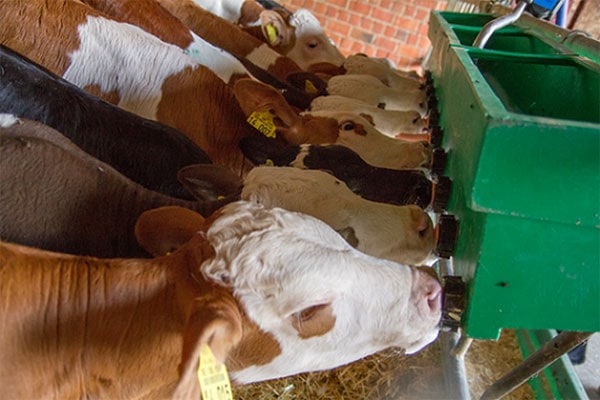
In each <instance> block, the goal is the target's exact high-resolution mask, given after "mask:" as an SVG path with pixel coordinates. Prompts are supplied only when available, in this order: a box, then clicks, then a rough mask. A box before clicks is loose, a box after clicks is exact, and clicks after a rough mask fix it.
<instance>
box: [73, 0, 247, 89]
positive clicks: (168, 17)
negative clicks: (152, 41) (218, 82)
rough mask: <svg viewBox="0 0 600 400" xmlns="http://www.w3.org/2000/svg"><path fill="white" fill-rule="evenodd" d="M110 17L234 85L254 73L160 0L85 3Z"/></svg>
mask: <svg viewBox="0 0 600 400" xmlns="http://www.w3.org/2000/svg"><path fill="white" fill-rule="evenodd" d="M82 1H83V2H84V3H86V4H88V5H90V6H92V7H94V8H95V9H97V10H100V11H102V12H103V13H105V14H106V15H108V16H110V17H112V18H115V19H117V20H120V21H122V22H127V23H130V24H133V25H136V26H139V27H140V28H142V29H144V30H145V31H147V32H150V33H152V34H153V35H155V36H157V37H158V38H160V39H161V40H162V41H164V42H167V43H171V44H174V45H176V46H179V47H181V48H182V49H184V50H185V52H186V54H188V55H189V56H190V57H192V58H194V59H195V60H196V61H198V62H199V63H200V64H202V65H204V66H206V67H208V68H209V69H210V70H211V71H213V72H214V73H215V74H216V75H217V76H218V77H219V78H221V79H222V80H223V81H225V82H227V83H230V82H232V81H235V80H236V79H237V78H239V77H246V78H247V77H249V76H250V73H249V72H248V70H247V69H246V68H245V67H244V66H243V65H242V63H241V62H240V61H238V60H237V59H236V58H235V57H234V56H232V55H231V54H229V53H227V52H226V51H223V50H222V49H219V48H217V47H215V46H213V45H212V44H210V43H209V42H207V41H206V40H204V39H202V38H200V37H199V36H197V35H196V34H194V33H193V32H192V31H191V30H190V29H189V28H188V27H187V26H185V25H184V24H183V22H182V21H180V20H179V19H178V18H176V17H175V16H174V15H172V14H171V13H170V12H169V11H167V10H166V9H164V8H163V7H162V6H161V5H160V4H159V3H158V2H156V0H82Z"/></svg>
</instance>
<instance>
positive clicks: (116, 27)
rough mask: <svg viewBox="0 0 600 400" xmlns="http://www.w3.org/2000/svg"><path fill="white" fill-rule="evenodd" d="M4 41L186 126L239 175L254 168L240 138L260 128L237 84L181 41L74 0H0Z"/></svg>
mask: <svg viewBox="0 0 600 400" xmlns="http://www.w3.org/2000/svg"><path fill="white" fill-rule="evenodd" d="M42 32H43V34H42ZM38 35H42V36H43V40H40V39H39V38H38ZM0 41H1V42H3V43H4V44H5V45H6V46H7V47H10V48H12V49H13V50H15V51H17V52H20V53H21V54H23V55H25V56H27V57H29V58H30V59H32V60H33V61H35V62H38V63H40V64H41V65H43V66H45V67H47V68H48V69H50V70H51V71H53V72H54V73H56V74H57V75H60V76H62V77H63V78H65V79H66V80H68V81H70V82H72V83H74V84H75V85H77V86H79V87H81V88H83V89H85V90H86V91H88V92H90V93H92V94H94V95H97V96H99V97H102V98H103V99H105V100H108V101H110V102H111V103H114V104H117V105H119V106H120V107H122V108H124V109H126V110H128V111H131V112H133V113H135V114H138V115H140V116H142V117H145V118H149V119H153V120H157V121H159V122H162V123H165V124H167V125H170V126H172V127H174V128H176V129H178V130H180V131H181V132H183V133H184V134H185V135H186V136H188V137H189V138H190V139H191V140H192V141H193V142H194V143H196V144H197V145H198V146H200V147H201V148H202V149H203V150H204V151H206V153H207V154H208V156H209V157H210V158H211V160H212V161H213V162H215V163H218V164H223V165H227V166H228V167H229V168H231V169H232V170H234V171H236V172H238V173H240V174H244V173H245V172H246V171H247V170H248V169H249V168H251V167H252V166H251V164H250V163H248V162H245V161H244V159H243V155H242V153H241V152H240V150H239V148H238V141H239V139H240V138H241V137H244V136H248V135H253V134H255V131H254V130H253V128H252V127H251V126H249V125H248V124H247V123H246V122H245V117H244V115H243V113H242V111H241V109H240V107H239V105H238V104H237V101H236V99H235V97H234V96H233V93H232V92H231V89H230V88H229V87H228V86H227V85H226V84H225V82H223V81H222V80H221V79H219V78H218V77H217V76H216V75H215V74H214V73H213V72H212V71H210V70H209V69H208V68H206V67H204V66H202V65H200V64H198V63H197V62H196V61H194V60H193V59H191V58H190V57H188V56H187V55H185V54H184V53H183V52H182V51H181V49H180V48H179V47H177V46H174V45H171V44H167V43H165V42H163V41H161V40H160V39H158V38H157V37H156V36H154V35H151V34H149V33H147V32H145V31H143V30H141V29H140V28H138V27H135V26H132V25H130V24H126V23H120V22H117V21H115V20H111V19H109V18H107V17H106V16H105V15H103V14H101V13H100V12H99V11H97V10H95V9H93V8H91V7H89V6H87V5H85V4H83V3H80V2H78V1H72V0H53V1H51V2H48V1H45V0H29V1H21V0H15V1H3V2H0Z"/></svg>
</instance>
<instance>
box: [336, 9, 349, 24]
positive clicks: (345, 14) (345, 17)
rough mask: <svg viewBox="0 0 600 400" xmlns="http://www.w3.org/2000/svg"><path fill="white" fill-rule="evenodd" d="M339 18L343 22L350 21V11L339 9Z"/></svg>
mask: <svg viewBox="0 0 600 400" xmlns="http://www.w3.org/2000/svg"><path fill="white" fill-rule="evenodd" d="M338 20H339V21H341V22H349V21H350V13H349V12H348V11H346V10H341V9H340V10H338Z"/></svg>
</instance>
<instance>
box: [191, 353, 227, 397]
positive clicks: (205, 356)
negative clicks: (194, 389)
mask: <svg viewBox="0 0 600 400" xmlns="http://www.w3.org/2000/svg"><path fill="white" fill-rule="evenodd" d="M198 383H200V390H201V391H202V400H233V394H232V392H231V383H230V382H229V376H228V375H227V368H225V365H223V364H219V363H218V362H217V360H216V358H215V356H214V355H213V353H212V351H211V350H210V347H209V346H208V345H207V344H205V345H204V346H202V350H200V364H199V365H198Z"/></svg>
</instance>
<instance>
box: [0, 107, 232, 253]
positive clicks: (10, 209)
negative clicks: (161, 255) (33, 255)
mask: <svg viewBox="0 0 600 400" xmlns="http://www.w3.org/2000/svg"><path fill="white" fill-rule="evenodd" d="M0 120H1V121H2V127H0V187H1V188H2V190H1V191H0V220H2V224H0V237H1V238H3V239H4V240H8V241H14V242H18V243H21V244H25V245H29V246H35V247H41V248H44V249H47V250H53V251H61V252H67V253H72V254H85V255H93V256H96V257H132V256H147V254H146V253H145V252H143V251H142V249H141V248H140V247H139V246H138V244H137V242H136V240H135V236H134V225H135V222H136V219H137V217H138V216H139V215H140V214H141V213H142V212H143V211H145V210H148V209H151V208H155V207H159V206H167V205H177V206H180V207H186V208H190V209H193V210H196V211H198V212H199V213H201V214H202V215H206V216H207V215H210V214H211V213H212V212H213V211H214V210H215V209H216V208H218V207H220V206H222V205H223V204H225V203H227V202H231V201H232V200H234V199H235V198H237V196H238V194H239V188H238V187H237V186H236V182H235V180H234V183H233V185H229V183H228V182H226V181H225V180H224V179H215V180H211V179H209V178H206V179H205V177H203V176H194V177H188V179H187V180H188V184H190V183H189V182H190V181H191V182H192V183H195V185H196V190H195V192H196V193H201V194H202V195H203V196H204V199H205V200H198V201H187V200H182V199H177V198H173V197H168V196H165V195H163V194H160V193H157V192H153V191H150V190H148V189H145V188H143V187H142V186H140V185H138V184H136V183H134V182H132V181H131V180H129V179H127V178H125V177H124V176H123V175H121V174H119V173H118V172H117V171H116V170H114V169H113V168H111V167H110V166H108V165H107V164H104V163H102V162H100V161H98V160H96V159H95V158H93V157H91V156H90V155H88V154H87V153H84V152H83V151H82V150H80V149H79V148H77V147H76V146H75V145H74V144H73V143H72V142H69V141H68V139H66V138H65V137H64V136H62V135H60V134H59V133H58V132H56V131H54V130H53V129H52V128H49V127H47V126H45V125H42V124H39V123H37V122H34V121H27V120H18V119H15V118H14V117H13V118H12V119H11V118H10V116H7V115H6V114H4V115H3V116H2V118H1V119H0ZM221 183H223V184H224V185H223V187H218V186H219V185H220V184H221ZM213 185H215V186H216V187H215V186H213ZM201 186H204V187H201ZM230 194H231V196H229V195H230ZM218 195H225V196H224V197H223V198H222V199H218V198H217V197H218Z"/></svg>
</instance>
